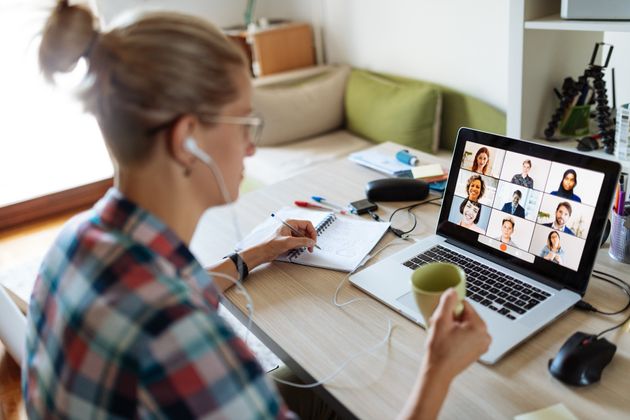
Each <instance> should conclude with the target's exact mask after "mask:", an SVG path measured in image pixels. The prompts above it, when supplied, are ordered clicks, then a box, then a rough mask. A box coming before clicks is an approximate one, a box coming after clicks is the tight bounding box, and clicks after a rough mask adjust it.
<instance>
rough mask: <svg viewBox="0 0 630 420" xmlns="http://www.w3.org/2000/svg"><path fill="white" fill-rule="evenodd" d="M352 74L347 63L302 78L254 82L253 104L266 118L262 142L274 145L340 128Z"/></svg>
mask: <svg viewBox="0 0 630 420" xmlns="http://www.w3.org/2000/svg"><path fill="white" fill-rule="evenodd" d="M349 74H350V68H349V67H348V66H339V67H330V68H327V69H326V70H325V71H324V72H323V73H320V74H315V75H313V74H306V75H304V76H303V78H302V79H297V80H296V79H292V80H290V81H286V80H281V81H278V82H276V83H265V84H262V83H255V84H254V89H253V92H252V104H253V106H254V109H255V110H257V111H258V112H260V113H261V114H262V116H263V118H264V120H265V127H264V129H263V133H262V138H261V139H260V143H259V144H260V145H261V146H274V145H278V144H283V143H287V142H292V141H295V140H299V139H305V138H310V137H313V136H316V135H319V134H322V133H326V132H329V131H332V130H335V129H338V128H341V125H342V124H343V120H344V95H345V88H346V81H347V79H348V75H349Z"/></svg>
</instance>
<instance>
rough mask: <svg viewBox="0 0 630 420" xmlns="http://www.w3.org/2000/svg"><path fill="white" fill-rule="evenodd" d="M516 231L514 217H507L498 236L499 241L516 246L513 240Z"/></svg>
mask: <svg viewBox="0 0 630 420" xmlns="http://www.w3.org/2000/svg"><path fill="white" fill-rule="evenodd" d="M513 233H514V219H512V218H511V217H506V218H505V219H503V221H502V222H501V235H499V237H497V238H496V240H497V241H499V242H502V243H504V244H507V245H511V246H516V244H515V243H514V242H513V241H512V234H513Z"/></svg>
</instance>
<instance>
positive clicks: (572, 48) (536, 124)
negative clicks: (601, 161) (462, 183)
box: [507, 0, 630, 170]
mask: <svg viewBox="0 0 630 420" xmlns="http://www.w3.org/2000/svg"><path fill="white" fill-rule="evenodd" d="M559 11H560V1H559V0H511V1H510V6H509V57H508V103H507V134H508V136H510V137H515V138H524V139H528V140H533V141H535V142H540V143H544V144H547V145H553V146H556V147H561V148H566V149H570V150H576V148H575V145H576V142H575V141H573V140H569V141H563V142H548V141H546V140H543V139H542V138H543V136H542V131H543V129H544V127H545V126H546V124H547V122H548V120H549V118H550V117H551V115H552V113H553V111H554V109H555V107H556V106H557V101H556V99H555V96H554V94H553V88H554V87H557V88H560V86H561V85H562V81H563V80H564V78H565V77H567V76H571V77H573V78H577V77H578V76H579V75H581V74H582V72H583V71H584V69H585V68H586V66H587V65H588V62H589V61H590V57H591V53H592V49H593V46H594V45H595V43H596V42H605V40H606V38H607V37H609V36H610V34H613V33H614V34H615V35H616V34H621V35H616V36H621V37H622V39H623V41H624V42H622V43H621V44H622V45H621V46H619V45H615V50H614V51H613V60H611V64H612V63H613V61H615V73H616V75H617V80H616V82H617V89H616V90H617V100H618V104H620V103H623V102H620V100H621V101H625V102H630V80H628V81H626V79H628V76H627V75H628V74H630V61H629V60H628V59H627V58H625V57H623V53H622V52H626V51H627V49H626V45H630V22H627V21H577V20H564V19H561V18H560V14H559ZM626 37H627V39H628V41H627V42H626V41H625V39H626ZM624 44H626V45H624ZM616 58H617V60H615V59H616ZM624 60H625V62H624ZM620 79H621V80H620ZM620 82H621V83H620ZM607 83H609V82H608V81H607ZM607 87H608V89H609V92H610V84H609V85H608V86H607ZM620 88H621V89H620ZM620 93H621V95H620ZM609 97H610V93H609ZM588 153H589V154H591V155H594V156H598V157H605V158H607V159H613V160H616V158H615V157H614V156H613V155H608V154H605V153H604V152H602V151H595V152H588ZM620 163H622V165H623V166H624V168H625V169H626V170H627V169H628V168H629V167H630V162H627V161H620Z"/></svg>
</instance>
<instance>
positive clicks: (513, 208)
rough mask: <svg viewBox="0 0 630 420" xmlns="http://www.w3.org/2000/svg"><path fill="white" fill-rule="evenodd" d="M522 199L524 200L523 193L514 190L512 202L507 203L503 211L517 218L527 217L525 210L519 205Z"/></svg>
mask: <svg viewBox="0 0 630 420" xmlns="http://www.w3.org/2000/svg"><path fill="white" fill-rule="evenodd" d="M521 198H523V193H522V192H521V191H520V190H514V193H513V194H512V201H510V202H507V203H505V204H504V205H503V207H502V208H501V211H502V212H505V213H510V214H513V215H514V216H517V217H525V208H524V207H523V206H521V205H520V204H519V202H520V201H521Z"/></svg>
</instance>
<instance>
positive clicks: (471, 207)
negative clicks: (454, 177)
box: [458, 198, 484, 233]
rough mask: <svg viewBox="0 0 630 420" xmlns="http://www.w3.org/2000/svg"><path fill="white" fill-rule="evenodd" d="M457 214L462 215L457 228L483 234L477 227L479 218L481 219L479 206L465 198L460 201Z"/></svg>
mask: <svg viewBox="0 0 630 420" xmlns="http://www.w3.org/2000/svg"><path fill="white" fill-rule="evenodd" d="M459 212H460V213H461V214H462V219H461V220H460V221H459V223H458V224H459V226H461V227H465V228H466V229H470V230H472V231H473V232H477V233H483V232H484V231H483V229H481V228H480V227H479V226H477V223H479V218H480V217H481V204H479V203H478V202H476V201H470V200H468V199H467V198H466V199H464V201H462V204H460V205H459Z"/></svg>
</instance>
